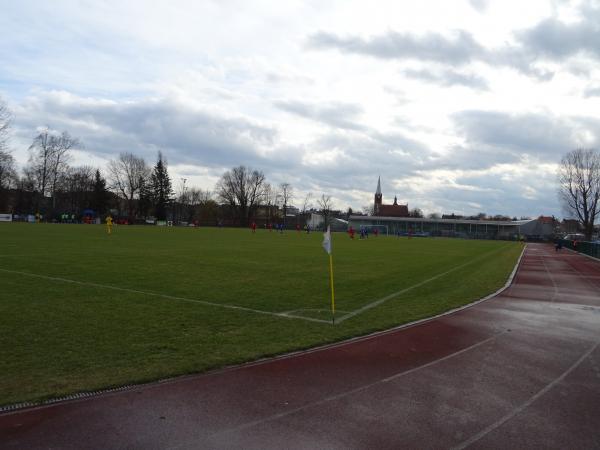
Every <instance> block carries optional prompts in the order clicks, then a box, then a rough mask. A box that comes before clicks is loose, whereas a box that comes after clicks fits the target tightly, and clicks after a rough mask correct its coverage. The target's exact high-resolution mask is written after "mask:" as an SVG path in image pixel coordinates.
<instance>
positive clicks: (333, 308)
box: [329, 253, 335, 325]
mask: <svg viewBox="0 0 600 450" xmlns="http://www.w3.org/2000/svg"><path fill="white" fill-rule="evenodd" d="M329 283H330V284H331V318H332V323H333V324H334V325H335V295H334V293H333V256H331V253H330V254H329Z"/></svg>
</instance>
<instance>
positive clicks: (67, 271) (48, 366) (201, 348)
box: [0, 223, 522, 405]
mask: <svg viewBox="0 0 600 450" xmlns="http://www.w3.org/2000/svg"><path fill="white" fill-rule="evenodd" d="M322 240H323V234H322V233H311V234H310V235H307V234H305V233H301V234H298V233H297V232H295V231H286V232H285V233H284V234H283V235H280V234H278V233H276V232H268V231H266V230H257V232H256V234H252V233H251V232H250V231H249V230H240V229H214V228H186V229H183V228H162V227H137V226H129V227H128V226H120V227H119V226H116V227H115V228H114V229H113V234H112V235H110V236H108V235H107V234H106V231H105V228H104V227H103V226H96V225H51V224H20V223H7V224H6V223H5V224H0V361H2V366H3V368H2V370H1V371H0V405H7V404H12V403H16V402H22V401H40V400H43V399H47V398H52V397H57V396H62V395H66V394H69V393H74V392H78V391H89V390H96V389H102V388H107V387H112V386H119V385H124V384H129V383H139V382H145V381H150V380H155V379H160V378H164V377H169V376H175V375H180V374H186V373H194V372H202V371H206V370H209V369H214V368H218V367H223V366H226V365H230V364H235V363H241V362H243V361H250V360H254V359H257V358H261V357H265V356H269V355H275V354H279V353H284V352H289V351H293V350H298V349H304V348H309V347H312V346H315V345H319V344H323V343H327V342H334V341H338V340H341V339H344V338H348V337H351V336H357V335H360V334H365V333H369V332H372V331H375V330H382V329H385V328H389V327H392V326H394V325H398V324H402V323H406V322H410V321H414V320H417V319H422V318H425V317H428V316H431V315H435V314H438V313H440V312H443V311H446V310H448V309H452V308H455V307H457V306H460V305H463V304H466V303H469V302H472V301H474V300H476V299H478V298H481V297H483V296H485V295H487V294H489V293H491V292H493V291H495V290H496V289H498V288H500V287H501V286H502V285H503V284H504V283H505V282H506V280H507V277H508V275H509V274H510V272H511V270H512V269H513V267H514V265H515V263H516V260H517V258H518V256H519V254H520V252H521V249H522V245H521V244H518V243H511V242H501V241H475V240H459V239H423V238H413V239H408V238H406V237H403V238H400V239H398V238H395V237H383V236H379V237H378V238H375V237H373V236H371V237H370V238H369V239H368V240H363V241H361V240H358V239H355V240H354V241H352V240H350V239H349V237H348V236H347V235H346V234H343V233H335V234H334V235H333V255H334V256H333V258H334V274H335V293H336V308H337V310H338V312H337V315H336V317H337V318H338V320H339V321H338V323H336V325H335V326H332V325H331V323H330V322H329V321H330V318H331V316H330V313H329V307H330V290H329V272H328V268H329V263H328V256H327V254H326V253H325V252H324V250H323V249H322V247H321V242H322ZM394 293H397V295H395V296H394V295H390V294H394ZM381 299H385V301H383V302H380V303H376V302H377V301H378V300H381ZM285 314H287V315H288V316H289V317H286V316H285ZM352 314H354V315H352Z"/></svg>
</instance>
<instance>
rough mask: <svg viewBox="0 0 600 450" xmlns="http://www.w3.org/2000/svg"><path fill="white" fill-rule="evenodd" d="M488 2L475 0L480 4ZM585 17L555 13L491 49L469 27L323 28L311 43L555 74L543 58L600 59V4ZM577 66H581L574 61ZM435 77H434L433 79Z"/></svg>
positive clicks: (373, 54)
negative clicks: (420, 30) (370, 32)
mask: <svg viewBox="0 0 600 450" xmlns="http://www.w3.org/2000/svg"><path fill="white" fill-rule="evenodd" d="M483 3H484V2H480V1H477V0H475V1H474V2H472V5H473V6H474V7H475V8H476V9H477V8H478V6H481V5H483ZM581 14H582V17H583V18H582V20H581V21H579V22H575V23H565V22H561V21H560V20H558V19H557V18H555V17H552V18H549V19H546V20H543V21H541V22H539V23H538V24H537V25H535V26H533V27H531V28H529V29H524V30H521V31H518V32H516V33H515V39H516V41H517V45H506V46H504V47H500V48H494V49H487V48H485V47H483V46H482V45H481V44H479V43H478V42H477V41H476V40H475V38H474V37H473V36H472V35H471V34H470V33H468V32H466V31H464V30H457V31H456V32H455V33H454V35H453V36H450V37H447V36H443V35H441V34H438V33H427V34H424V35H421V36H418V35H414V34H410V33H398V32H395V31H388V32H386V33H382V34H380V35H376V36H371V37H368V38H363V37H359V36H344V37H342V36H338V35H335V34H332V33H327V32H323V31H322V32H319V33H316V34H313V35H311V36H309V38H308V43H309V46H310V47H312V48H317V49H336V50H339V51H340V52H343V53H350V54H360V55H367V56H371V57H375V58H380V59H394V60H409V59H413V60H420V61H429V62H436V63H440V64H444V65H453V66H464V65H467V64H470V63H472V62H483V63H486V64H489V65H492V66H504V67H512V68H514V69H516V70H518V71H520V72H522V73H524V74H526V75H528V76H532V77H535V78H537V79H539V80H542V81H547V80H550V79H551V78H552V77H553V76H554V73H553V72H552V71H550V70H548V69H545V68H544V67H540V63H543V61H544V60H550V61H563V60H565V59H567V58H570V57H572V56H575V55H578V54H580V53H583V54H586V55H588V56H590V57H592V58H593V59H595V60H600V27H599V26H598V23H600V8H598V7H597V6H595V5H594V4H591V3H590V4H584V6H582V7H581ZM573 71H574V72H581V69H579V68H577V67H574V68H573ZM431 81H433V80H431Z"/></svg>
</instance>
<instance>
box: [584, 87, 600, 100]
mask: <svg viewBox="0 0 600 450" xmlns="http://www.w3.org/2000/svg"><path fill="white" fill-rule="evenodd" d="M583 96H584V97H585V98H590V97H600V86H597V87H591V86H590V87H588V88H586V89H585V90H584V91H583Z"/></svg>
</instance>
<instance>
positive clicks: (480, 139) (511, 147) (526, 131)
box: [452, 110, 600, 160]
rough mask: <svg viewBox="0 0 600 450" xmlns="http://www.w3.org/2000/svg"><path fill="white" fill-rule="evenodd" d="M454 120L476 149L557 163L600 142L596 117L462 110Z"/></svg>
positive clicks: (458, 129)
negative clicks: (527, 156)
mask: <svg viewBox="0 0 600 450" xmlns="http://www.w3.org/2000/svg"><path fill="white" fill-rule="evenodd" d="M452 117H453V120H454V122H455V125H456V128H457V131H458V132H459V133H460V134H461V135H462V136H464V138H465V140H466V142H467V143H468V145H469V146H471V147H473V148H476V149H479V148H483V149H484V150H488V151H490V150H492V151H493V149H497V150H499V151H501V152H510V153H512V154H513V155H523V154H528V155H537V156H540V157H541V156H544V157H545V158H550V159H551V160H557V159H560V157H561V156H562V155H563V154H564V153H566V152H568V151H569V150H571V149H573V148H575V147H579V146H584V147H587V146H596V145H598V143H599V142H600V129H599V122H598V120H597V119H595V118H583V117H555V116H552V115H549V114H543V115H542V114H533V113H523V114H512V113H505V112H497V111H481V110H471V111H461V112H458V113H455V114H454V115H453V116H452Z"/></svg>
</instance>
